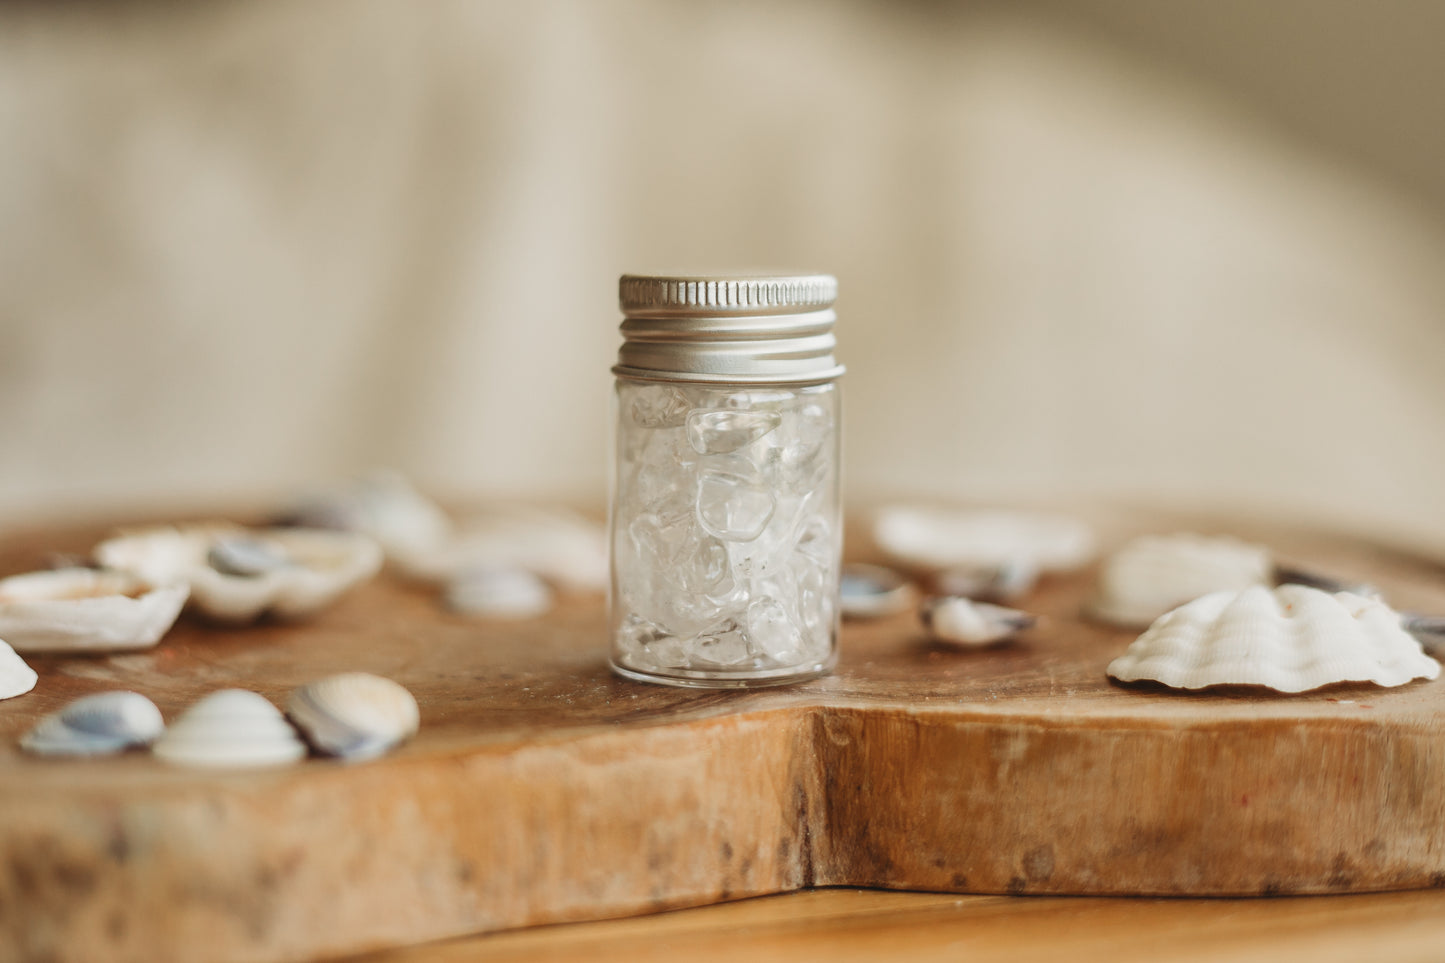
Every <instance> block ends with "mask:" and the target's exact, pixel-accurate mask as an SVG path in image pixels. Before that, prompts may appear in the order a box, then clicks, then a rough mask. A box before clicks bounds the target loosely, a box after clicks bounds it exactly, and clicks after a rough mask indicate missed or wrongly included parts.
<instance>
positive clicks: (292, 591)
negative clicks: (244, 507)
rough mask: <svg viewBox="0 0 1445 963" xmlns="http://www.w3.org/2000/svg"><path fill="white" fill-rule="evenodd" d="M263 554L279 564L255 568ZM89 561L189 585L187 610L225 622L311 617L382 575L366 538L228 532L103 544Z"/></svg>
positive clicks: (163, 531) (147, 534)
mask: <svg viewBox="0 0 1445 963" xmlns="http://www.w3.org/2000/svg"><path fill="white" fill-rule="evenodd" d="M237 546H244V548H239V549H238V547H237ZM263 553H264V554H267V555H269V556H271V557H272V558H273V559H284V561H276V563H275V564H270V565H260V567H257V564H258V562H257V559H258V558H259V556H260V554H263ZM95 556H96V558H97V559H98V560H99V561H100V563H101V564H102V565H105V566H107V567H110V568H115V569H120V570H123V571H128V572H133V573H135V574H136V575H137V576H139V577H140V578H143V579H148V580H151V581H156V582H162V583H165V582H183V583H185V584H187V585H189V586H190V592H191V604H192V606H193V607H194V608H196V609H197V610H198V611H200V612H202V613H203V614H205V615H207V616H210V617H211V618H214V619H219V620H221V621H226V622H250V621H254V620H255V619H258V618H260V617H261V616H263V615H268V614H269V615H274V616H276V617H278V618H283V619H296V618H303V617H305V616H308V615H312V614H314V613H316V612H318V611H320V610H321V609H323V608H325V607H326V606H328V605H330V604H331V603H332V602H334V601H335V600H336V599H337V597H339V596H340V595H341V594H342V593H343V592H345V591H346V590H347V589H349V588H351V587H352V586H354V585H357V584H358V583H360V582H363V581H365V580H367V579H369V578H371V577H372V576H373V575H375V574H376V573H377V571H378V570H379V569H380V568H381V550H380V549H379V548H378V547H377V545H376V543H375V542H373V541H372V540H371V539H369V538H367V537H366V536H364V535H357V534H355V533H353V532H336V531H321V530H307V529H270V530H266V531H248V530H247V529H244V528H239V527H235V526H228V525H198V526H188V527H184V528H159V529H152V530H149V531H142V532H135V533H132V534H129V535H122V536H121V537H119V538H113V539H111V540H109V541H106V542H102V543H101V544H100V545H99V546H97V547H96V550H95ZM222 559H224V560H225V561H224V562H221V560H222ZM241 559H246V561H244V562H243V561H240V560H241ZM218 562H221V565H222V567H221V568H218V567H217V565H216V563H218ZM239 565H245V566H246V568H245V569H241V568H238V566H239Z"/></svg>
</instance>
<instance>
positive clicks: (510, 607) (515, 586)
mask: <svg viewBox="0 0 1445 963" xmlns="http://www.w3.org/2000/svg"><path fill="white" fill-rule="evenodd" d="M446 603H447V607H448V608H450V609H451V610H452V611H454V612H460V613H462V614H463V615H476V616H481V617H483V618H493V619H530V618H534V617H536V616H538V615H541V614H543V613H544V612H546V611H547V610H549V609H550V608H552V590H551V589H550V588H548V587H547V583H546V582H544V581H542V580H541V579H540V578H538V577H537V576H536V575H533V574H532V573H531V572H529V571H527V570H526V569H521V568H492V567H490V566H486V567H482V568H477V569H471V570H469V571H466V572H463V573H462V574H461V575H458V576H457V577H456V578H454V579H452V581H451V583H450V584H449V585H447V591H446Z"/></svg>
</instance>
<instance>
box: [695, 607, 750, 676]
mask: <svg viewBox="0 0 1445 963" xmlns="http://www.w3.org/2000/svg"><path fill="white" fill-rule="evenodd" d="M692 650H693V652H694V653H696V655H697V657H698V658H699V659H701V660H702V661H704V662H711V663H713V664H714V665H729V666H731V665H741V664H742V663H744V662H747V661H748V660H749V659H751V658H752V651H751V650H750V648H749V647H748V640H747V637H746V636H744V635H743V630H742V627H741V626H739V625H738V623H737V622H736V621H735V620H733V619H728V620H727V621H725V622H720V623H719V624H717V625H715V626H713V627H712V628H710V629H708V630H707V631H705V632H702V633H701V634H699V635H698V637H697V638H696V639H694V640H693V643H692Z"/></svg>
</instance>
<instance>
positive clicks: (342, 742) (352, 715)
mask: <svg viewBox="0 0 1445 963" xmlns="http://www.w3.org/2000/svg"><path fill="white" fill-rule="evenodd" d="M286 711H287V714H288V715H290V716H291V720H292V721H293V722H295V723H296V725H297V726H298V727H299V728H300V729H301V731H302V732H304V733H305V734H306V738H307V740H308V741H309V742H310V743H311V745H313V746H315V747H316V750H317V751H318V752H323V753H326V754H327V755H332V756H341V757H343V758H346V759H371V758H374V757H376V756H379V755H381V754H382V753H384V752H386V751H387V750H388V749H390V748H391V747H392V746H395V745H397V744H398V743H400V742H402V741H403V740H405V739H407V738H409V737H411V736H412V735H414V734H415V733H416V730H417V725H418V723H419V721H420V715H419V713H418V710H417V705H416V699H414V698H413V697H412V694H411V693H410V692H408V691H406V689H405V688H404V687H402V686H401V685H398V684H397V683H395V682H393V681H391V680H390V679H384V678H382V677H381V676H378V675H371V674H370V673H367V672H345V673H342V674H341V675H333V676H328V677H327V678H325V679H320V680H318V681H316V682H311V683H308V684H307V685H304V686H302V687H301V688H299V689H297V690H296V691H294V692H292V693H291V697H290V699H288V700H287V703H286Z"/></svg>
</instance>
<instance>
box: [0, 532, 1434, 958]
mask: <svg viewBox="0 0 1445 963" xmlns="http://www.w3.org/2000/svg"><path fill="white" fill-rule="evenodd" d="M1101 518H1104V516H1101ZM1103 524H1104V531H1105V536H1106V542H1107V541H1111V540H1114V539H1117V538H1118V537H1122V536H1123V535H1125V534H1127V533H1128V532H1131V531H1140V530H1158V531H1170V530H1176V529H1179V528H1186V527H1187V528H1192V529H1195V530H1198V529H1212V530H1231V531H1235V532H1238V533H1242V534H1246V535H1251V536H1254V537H1259V538H1262V539H1264V540H1265V541H1267V542H1269V543H1270V544H1272V545H1274V546H1275V547H1276V548H1277V549H1279V550H1280V551H1282V552H1283V553H1284V554H1286V555H1287V556H1288V557H1290V558H1291V559H1293V560H1297V561H1301V562H1305V561H1307V562H1310V563H1311V564H1313V565H1315V566H1316V567H1319V568H1323V569H1326V570H1329V571H1332V572H1335V573H1338V574H1340V575H1344V576H1351V577H1356V578H1366V579H1369V580H1370V581H1372V582H1374V583H1375V584H1377V585H1379V586H1380V587H1382V588H1383V589H1385V591H1386V592H1387V594H1388V595H1389V596H1390V597H1391V598H1392V600H1393V601H1395V602H1396V604H1398V605H1402V606H1408V607H1413V608H1417V609H1425V610H1432V611H1437V612H1445V569H1442V568H1441V567H1440V566H1438V565H1436V564H1434V563H1432V562H1429V561H1426V560H1423V559H1419V558H1415V557H1411V556H1409V555H1405V554H1398V553H1393V552H1390V551H1387V550H1385V549H1382V548H1380V547H1378V546H1374V545H1371V544H1368V543H1366V542H1360V541H1353V540H1349V539H1344V538H1334V537H1327V536H1318V535H1310V534H1308V533H1300V532H1288V531H1271V530H1267V529H1261V528H1260V527H1259V526H1253V527H1252V528H1249V527H1245V526H1237V525H1236V526H1230V525H1220V524H1218V523H1214V524H1205V523H1201V522H1200V521H1199V520H1198V519H1180V518H1169V517H1161V516H1152V517H1146V516H1142V515H1136V516H1128V515H1119V514H1117V513H1115V514H1113V515H1110V516H1108V517H1107V518H1104V522H1103ZM100 534H102V531H101V530H100V529H93V530H89V531H77V530H70V531H48V532H33V533H29V534H26V535H22V536H18V537H11V538H10V539H8V540H7V541H6V542H5V545H4V546H3V548H0V573H10V572H16V571H23V570H26V569H29V568H33V567H36V566H37V565H38V564H39V563H40V562H41V561H42V559H43V557H44V554H45V553H46V552H47V551H85V550H87V549H88V548H89V547H90V545H91V544H92V543H93V542H94V541H95V539H96V538H97V537H98V536H99V535H100ZM855 544H856V541H855ZM865 551H866V549H865ZM1091 581H1092V573H1090V572H1084V573H1079V574H1077V575H1074V576H1069V577H1056V578H1053V579H1051V580H1049V581H1047V582H1046V583H1045V584H1044V585H1042V586H1041V587H1040V589H1039V590H1037V591H1036V592H1035V593H1034V594H1033V595H1032V596H1030V597H1029V598H1028V599H1027V600H1026V602H1025V605H1026V606H1027V607H1028V608H1030V609H1032V610H1034V611H1037V612H1040V613H1042V614H1044V615H1045V616H1046V617H1047V623H1046V624H1045V625H1044V626H1042V627H1040V628H1039V629H1037V630H1035V631H1034V632H1033V633H1032V634H1031V635H1030V636H1028V637H1027V638H1025V639H1024V640H1022V641H1020V642H1019V643H1017V644H1015V645H1011V646H1007V647H1001V648H997V649H990V650H985V651H975V652H957V651H951V650H948V649H945V648H942V647H939V646H936V645H933V644H930V643H929V642H928V641H927V640H926V639H925V638H924V636H923V634H922V632H921V631H920V628H919V626H918V624H917V622H916V621H915V620H914V619H913V617H912V616H911V615H909V616H898V617H895V618H889V619H884V620H880V621H876V622H867V623H853V624H848V625H847V626H846V627H845V629H844V633H843V640H842V653H843V654H842V660H841V664H840V666H839V668H838V671H837V673H836V674H835V675H833V676H830V677H828V678H825V679H821V680H816V681H813V682H809V683H805V684H801V685H795V686H791V687H786V688H779V689H771V690H759V691H755V692H744V693H739V692H698V691H689V690H681V689H670V688H663V687H656V686H649V685H645V684H640V683H634V682H629V681H626V680H623V679H619V678H616V677H614V676H612V675H611V674H610V673H609V672H608V669H607V667H606V664H605V631H604V622H603V603H602V601H601V600H600V599H594V598H571V599H566V600H564V602H563V604H562V605H561V606H560V607H559V608H558V609H557V610H556V611H555V612H554V613H553V614H552V615H550V616H548V617H546V618H543V619H537V620H532V621H523V622H500V621H492V622H488V621H477V620H473V619H467V618H463V617H460V616H455V615H450V614H447V613H445V612H444V611H442V610H441V609H440V607H439V606H438V605H437V603H436V599H435V598H434V597H433V596H432V595H431V594H429V593H428V592H426V591H424V590H421V589H418V588H415V587H409V586H406V585H403V584H401V583H399V582H396V581H395V580H392V579H389V578H385V577H383V578H382V579H379V580H378V581H376V582H374V583H372V584H370V585H368V586H365V587H363V588H361V589H359V590H357V591H356V592H354V593H353V594H352V595H350V596H349V597H347V598H346V599H345V600H344V601H343V602H342V603H340V604H339V605H338V606H336V607H335V608H334V609H332V610H331V611H329V612H327V613H325V614H324V615H323V616H322V617H320V618H319V619H317V620H315V621H313V622H310V623H306V624H301V625H267V626H262V627H257V628H251V629H242V630H235V629H217V628H215V627H211V626H207V625H203V624H200V623H197V622H194V621H185V620H183V621H182V623H181V624H180V625H179V626H177V628H176V629H175V630H173V631H172V633H171V634H170V635H169V636H168V637H167V638H166V639H165V640H164V641H163V642H162V643H161V644H160V645H159V646H158V647H157V648H155V649H153V650H150V651H148V652H143V653H136V654H127V655H116V656H111V657H97V658H33V659H32V660H31V662H32V664H33V665H34V666H35V667H36V669H37V670H38V671H39V673H40V683H39V685H38V686H37V687H36V689H35V691H34V692H32V693H30V694H28V695H25V696H22V697H20V698H16V699H12V700H9V701H6V702H0V780H3V781H0V866H3V872H0V941H3V942H0V947H3V948H8V950H9V952H8V953H5V954H4V956H5V958H6V959H35V960H97V959H106V960H128V959H133V960H146V961H149V963H159V961H164V960H186V961H190V960H197V959H210V960H247V961H277V960H299V959H310V958H315V957H320V956H330V955H339V954H345V953H353V952H359V951H362V950H366V949H372V948H378V947H383V946H394V945H400V944H409V943H416V942H420V941H424V940H431V939H437V938H441V937H446V936H451V935H458V934H465V933H478V932H483V931H488V930H495V929H502V928H507V927H517V926H527V925H532V924H538V923H550V922H558V921H565V920H584V919H598V918H603V917H609V916H624V915H631V914H639V913H646V912H650V911H655V910H661V909H666V908H670V907H679V906H687V905H697V904H704V903H711V902H716V901H719V900H726V899H735V898H739V897H743V896H749V895H756V894H763V893H776V892H781V891H787V890H795V889H801V888H805V887H813V886H829V885H864V886H876V887H890V888H907V889H924V890H938V891H949V892H959V893H1038V894H1046V893H1053V894H1065V893H1067V894H1115V895H1127V894H1152V895H1161V894H1162V895H1171V894H1179V895H1185V894H1188V895H1207V894H1216V895H1261V896H1268V895H1273V894H1284V893H1343V892H1359V891H1369V890H1390V889H1408V888H1419V887H1431V886H1436V887H1438V886H1445V681H1435V682H1424V683H1415V684H1411V685H1408V686H1405V687H1403V688H1400V689H1395V690H1388V691H1387V690H1381V689H1377V688H1374V687H1367V686H1353V687H1337V688H1334V689H1331V690H1326V691H1321V692H1316V693H1311V694H1305V695H1301V696H1293V697H1271V696H1267V695H1262V694H1258V693H1251V692H1245V691H1236V692H1224V693H1213V694H1200V695H1179V694H1169V693H1165V692H1163V691H1160V690H1149V689H1136V688H1125V687H1121V686H1117V685H1114V684H1111V683H1110V682H1109V681H1108V680H1107V679H1106V677H1105V674H1104V667H1105V665H1106V664H1107V663H1108V661H1109V660H1110V659H1111V658H1112V657H1113V656H1114V655H1116V654H1117V653H1118V652H1119V651H1121V650H1122V649H1123V648H1124V646H1125V645H1126V644H1127V643H1128V642H1129V641H1130V640H1131V639H1132V637H1133V633H1129V632H1122V631H1114V630H1110V629H1107V628H1104V627H1100V626H1097V625H1093V624H1090V623H1088V622H1085V621H1082V620H1080V619H1079V617H1078V612H1079V607H1080V602H1081V601H1082V600H1083V598H1084V597H1085V595H1086V594H1087V592H1088V590H1089V587H1090V584H1091ZM348 669H361V670H366V671H370V672H376V673H379V674H381V675H385V676H389V677H391V678H393V679H396V680H398V681H399V682H401V683H403V684H404V685H406V686H407V687H408V688H410V689H411V691H412V692H413V693H415V695H416V696H417V699H418V701H419V702H420V704H421V709H422V729H421V733H420V735H419V736H418V738H417V739H416V740H415V741H414V742H412V743H411V744H409V745H407V746H406V747H404V748H403V749H401V750H400V751H398V752H397V753H395V754H394V755H392V756H389V757H387V758H384V759H381V760H379V761H374V762H368V763H364V764H358V765H344V764H339V763H335V762H327V761H308V762H306V763H304V764H302V765H299V766H296V767H292V768H286V769H281V770H273V771H262V772H254V771H253V772H234V773H203V772H196V771H188V770H180V769H174V768H169V767H167V766H165V765H163V764H162V763H160V762H158V761H156V760H153V759H152V758H150V757H148V756H147V755H144V754H134V755H129V756H126V757H123V758H118V759H109V760H101V761H93V762H68V761H47V760H36V759H32V758H28V757H25V756H22V755H21V754H19V752H18V751H17V750H16V748H15V740H16V738H17V737H18V736H19V734H20V733H21V732H22V731H24V730H25V729H26V728H27V727H28V726H30V725H31V724H32V723H33V722H34V721H35V720H36V719H37V718H39V717H40V716H41V715H42V714H43V713H45V712H48V711H50V710H52V709H55V708H57V707H59V706H60V705H62V704H64V703H65V702H67V701H69V700H70V699H72V698H75V697H77V696H80V695H84V694H86V693H90V692H95V691H100V690H105V689H111V688H117V687H124V688H132V689H136V690H138V691H140V692H143V693H145V694H146V695H149V696H150V697H151V698H153V699H154V700H155V701H156V703H157V704H158V705H159V706H160V707H161V709H162V711H163V712H164V713H165V714H166V717H167V718H168V719H169V718H173V717H174V716H175V715H176V714H177V713H178V712H180V711H181V710H182V709H183V708H185V707H186V706H187V705H188V704H190V703H191V702H193V701H195V700H196V699H197V698H199V697H200V696H201V695H203V694H205V693H206V692H209V691H211V690H214V689H217V688H221V687H225V686H241V687H245V688H250V689H254V690H256V691H258V692H260V693H262V694H263V695H266V696H268V697H270V698H271V699H272V700H274V701H276V702H277V703H281V702H283V700H284V698H285V695H286V693H287V692H288V691H289V690H290V689H291V688H292V687H294V686H296V685H299V684H301V683H304V682H306V681H308V680H311V679H314V678H317V677H319V676H322V675H326V674H329V673H332V672H336V671H341V670H348Z"/></svg>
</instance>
